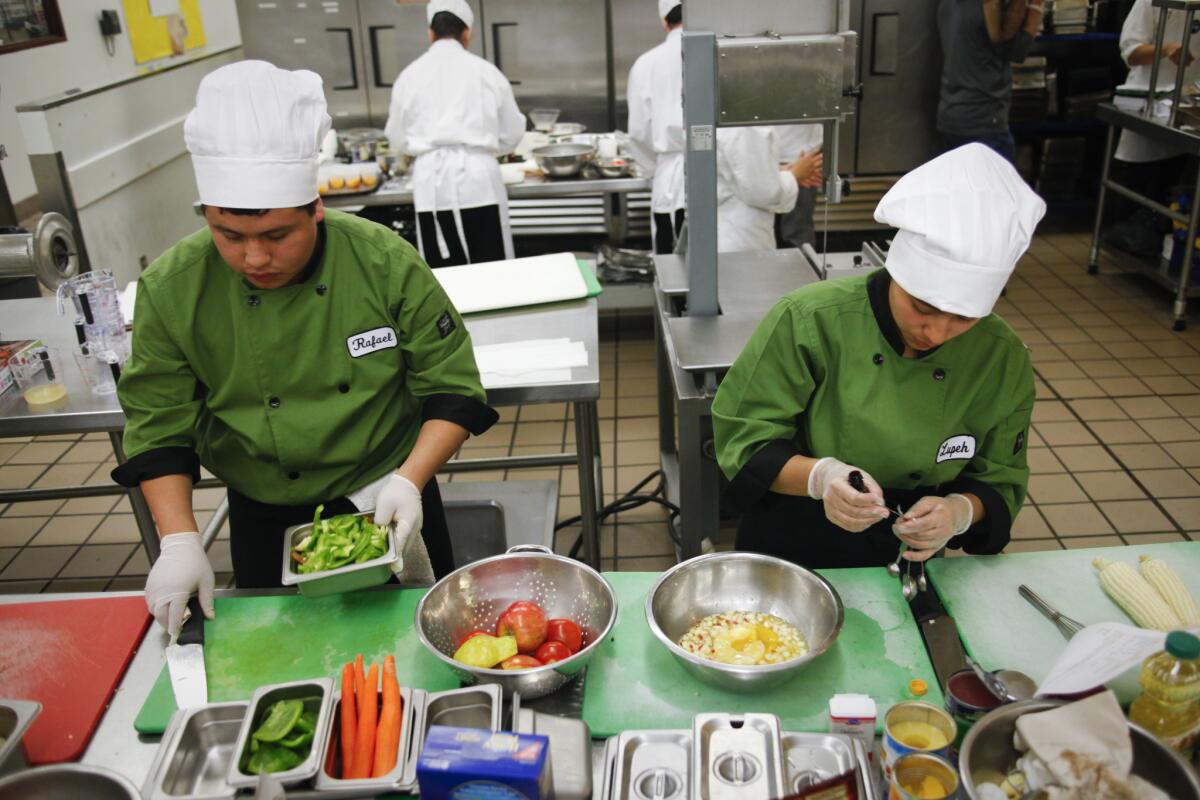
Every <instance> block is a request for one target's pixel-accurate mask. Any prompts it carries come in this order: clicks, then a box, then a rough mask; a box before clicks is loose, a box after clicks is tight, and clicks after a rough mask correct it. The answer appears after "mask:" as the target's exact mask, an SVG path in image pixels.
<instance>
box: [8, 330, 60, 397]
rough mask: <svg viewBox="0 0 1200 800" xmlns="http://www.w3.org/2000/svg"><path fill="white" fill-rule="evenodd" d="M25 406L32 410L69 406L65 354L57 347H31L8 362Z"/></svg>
mask: <svg viewBox="0 0 1200 800" xmlns="http://www.w3.org/2000/svg"><path fill="white" fill-rule="evenodd" d="M8 368H9V369H10V370H11V371H12V374H13V377H14V378H15V379H16V381H17V388H18V389H20V390H21V396H22V397H24V398H25V403H26V404H27V405H28V406H29V407H30V408H31V409H33V410H35V411H39V410H50V409H55V408H58V407H60V406H63V405H65V404H66V402H67V386H66V384H65V383H63V380H64V378H65V375H64V373H63V360H62V352H61V351H60V350H59V349H58V348H57V347H46V346H45V345H42V346H40V347H28V348H26V349H24V350H22V351H21V352H20V353H17V354H16V355H14V356H12V357H11V358H9V360H8Z"/></svg>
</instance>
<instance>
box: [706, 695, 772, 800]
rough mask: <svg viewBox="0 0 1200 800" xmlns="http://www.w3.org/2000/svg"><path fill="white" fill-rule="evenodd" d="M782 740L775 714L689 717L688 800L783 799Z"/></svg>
mask: <svg viewBox="0 0 1200 800" xmlns="http://www.w3.org/2000/svg"><path fill="white" fill-rule="evenodd" d="M782 738H783V737H782V734H781V732H780V729H779V717H777V716H775V715H774V714H697V715H696V716H695V717H694V718H693V719H692V798H693V800H724V799H725V798H730V799H731V800H759V799H760V798H761V800H772V799H773V798H776V797H783V796H784V795H786V794H787V791H785V790H784V783H783V763H782V762H783V748H782Z"/></svg>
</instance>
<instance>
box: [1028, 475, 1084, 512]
mask: <svg viewBox="0 0 1200 800" xmlns="http://www.w3.org/2000/svg"><path fill="white" fill-rule="evenodd" d="M1029 497H1030V498H1031V499H1032V500H1033V502H1035V503H1037V504H1038V505H1040V506H1041V505H1047V504H1049V503H1083V502H1086V501H1087V499H1088V497H1087V495H1086V494H1084V492H1083V490H1082V489H1081V488H1079V484H1077V483H1076V482H1075V479H1074V478H1072V477H1071V476H1070V475H1066V474H1060V475H1033V476H1031V477H1030V479H1029Z"/></svg>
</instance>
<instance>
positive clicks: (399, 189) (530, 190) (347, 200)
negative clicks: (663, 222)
mask: <svg viewBox="0 0 1200 800" xmlns="http://www.w3.org/2000/svg"><path fill="white" fill-rule="evenodd" d="M650 185H651V181H650V179H649V178H595V179H590V180H589V179H574V178H562V179H559V180H554V179H552V178H545V179H534V178H529V179H526V180H524V181H521V182H520V183H513V184H508V185H507V186H506V187H505V188H506V189H507V190H508V196H509V198H510V199H513V200H532V199H541V198H546V197H565V196H568V195H578V194H627V193H629V192H648V191H650ZM322 199H323V200H324V202H325V205H326V206H328V207H329V208H339V209H342V210H344V211H357V210H358V209H360V208H367V207H369V206H405V205H411V204H412V201H413V193H412V184H411V181H410V180H409V177H408V176H407V175H405V176H401V177H399V178H392V179H391V180H389V181H387V182H386V183H384V184H383V185H382V186H380V187H379V188H378V189H376V190H375V191H374V192H370V193H366V192H363V193H360V194H330V195H326V196H325V197H324V198H322Z"/></svg>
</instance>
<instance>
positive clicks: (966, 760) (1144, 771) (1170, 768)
mask: <svg viewBox="0 0 1200 800" xmlns="http://www.w3.org/2000/svg"><path fill="white" fill-rule="evenodd" d="M1061 705H1065V703H1064V702H1063V701H1061V700H1022V701H1020V702H1019V703H1009V704H1008V705H1003V706H1000V707H999V708H996V709H993V710H992V711H989V712H988V713H987V714H986V715H985V716H984V717H983V719H981V720H979V722H976V723H975V724H974V725H973V726H972V727H971V730H970V731H968V732H967V737H966V738H965V739H963V743H962V748H961V749H960V751H959V755H958V768H959V771H960V772H961V773H962V785H963V787H964V790H965V791H966V793H967V795H968V796H969V797H970V798H971V800H979V792H977V791H976V790H975V782H976V781H978V780H981V779H983V778H986V777H988V776H991V777H995V776H997V775H1004V774H1005V773H1007V772H1008V770H1010V769H1011V768H1012V767H1013V766H1014V765H1015V764H1016V763H1017V757H1018V756H1019V755H1020V754H1019V753H1018V752H1017V749H1016V748H1015V747H1014V746H1013V732H1014V731H1015V730H1016V726H1017V717H1019V716H1021V715H1022V714H1026V713H1029V712H1032V711H1046V710H1048V709H1051V708H1054V707H1056V706H1061ZM1129 736H1130V739H1132V741H1133V774H1134V775H1137V776H1139V777H1142V778H1145V779H1146V780H1148V781H1150V782H1151V783H1153V784H1154V785H1155V786H1157V787H1158V788H1159V789H1162V790H1163V791H1164V792H1166V793H1167V794H1169V795H1170V796H1171V797H1172V798H1174V800H1200V782H1198V781H1197V780H1196V775H1195V774H1194V773H1193V772H1192V771H1191V769H1190V768H1189V767H1188V766H1187V764H1185V763H1184V761H1183V759H1181V758H1180V757H1179V756H1178V755H1176V754H1175V753H1174V752H1173V751H1172V750H1171V749H1170V748H1168V747H1167V746H1166V745H1164V744H1163V743H1162V742H1160V741H1159V740H1158V739H1156V738H1154V736H1152V735H1151V734H1150V733H1147V732H1146V731H1145V730H1143V729H1142V728H1139V727H1138V726H1137V725H1134V724H1133V723H1129Z"/></svg>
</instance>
